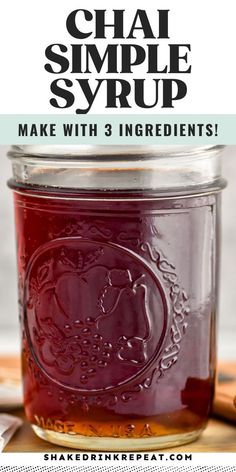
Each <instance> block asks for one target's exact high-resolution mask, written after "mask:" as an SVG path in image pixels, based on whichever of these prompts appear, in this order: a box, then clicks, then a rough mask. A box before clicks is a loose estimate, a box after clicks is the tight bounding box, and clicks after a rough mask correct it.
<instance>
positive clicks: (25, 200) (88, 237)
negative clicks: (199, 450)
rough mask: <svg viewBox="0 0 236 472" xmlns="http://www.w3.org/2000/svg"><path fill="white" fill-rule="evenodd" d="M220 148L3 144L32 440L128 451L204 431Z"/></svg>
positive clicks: (211, 364) (210, 390)
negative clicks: (11, 205) (8, 164)
mask: <svg viewBox="0 0 236 472" xmlns="http://www.w3.org/2000/svg"><path fill="white" fill-rule="evenodd" d="M221 151H222V149H221V147H220V146H215V147H196V148H193V147H189V146H181V147H180V146H179V147H178V146H177V147H173V146H165V147H161V146H156V147H154V146H147V147H144V146H127V147H125V146H114V147H111V146H106V147H102V146H97V147H95V146H64V147H63V146H37V147H36V146H23V147H16V146H15V147H13V148H12V150H11V152H10V157H11V159H12V166H13V179H11V180H10V182H9V185H10V187H11V188H12V189H13V191H14V201H15V218H16V235H17V257H18V270H19V306H20V322H21V329H22V365H23V382H24V401H25V411H26V415H27V418H28V420H29V421H30V422H31V424H32V427H33V429H34V431H35V433H36V434H37V435H38V436H40V437H41V438H43V439H46V440H48V441H50V442H52V443H56V444H60V445H64V446H68V447H74V448H77V449H90V450H103V451H107V450H118V451H119V450H140V451H141V450H145V449H146V450H147V449H159V448H162V447H167V446H168V447H169V446H174V445H179V444H182V443H187V442H190V441H193V440H195V439H196V438H198V436H199V435H200V434H201V432H202V431H203V429H204V428H205V426H206V423H207V419H208V417H209V415H210V412H211V404H212V397H213V394H214V378H215V366H216V332H215V324H216V311H217V298H218V282H217V280H218V278H217V272H218V262H219V222H220V221H219V218H220V215H219V211H220V193H221V189H222V188H223V187H224V180H222V178H221V170H220V167H221V166H220V164H221V162H220V161H221V156H220V154H221Z"/></svg>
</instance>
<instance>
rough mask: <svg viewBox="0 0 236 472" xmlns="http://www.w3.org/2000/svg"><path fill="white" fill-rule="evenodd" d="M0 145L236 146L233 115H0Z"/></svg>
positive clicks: (235, 122)
mask: <svg viewBox="0 0 236 472" xmlns="http://www.w3.org/2000/svg"><path fill="white" fill-rule="evenodd" d="M0 144H110V145H112V144H126V145H127V144H136V145H137V144H149V145H150V144H194V145H195V144H196V145H206V144H236V115H129V114H126V115H118V114H116V115H0Z"/></svg>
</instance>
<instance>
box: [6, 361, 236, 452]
mask: <svg viewBox="0 0 236 472" xmlns="http://www.w3.org/2000/svg"><path fill="white" fill-rule="evenodd" d="M1 366H2V368H4V367H6V366H7V370H8V375H9V374H10V371H11V372H12V373H14V377H15V378H17V379H18V378H19V360H18V359H16V360H15V362H14V360H13V359H7V360H6V359H3V358H2V359H1V358H0V371H1ZM11 369H12V370H11ZM220 370H223V371H224V372H226V373H227V374H230V375H233V376H236V363H230V364H223V365H220ZM222 385H223V384H222ZM222 385H220V391H222ZM235 394H236V391H235ZM11 413H12V414H14V415H16V416H19V417H21V418H23V420H24V424H23V426H22V427H21V428H20V429H19V430H18V431H17V433H16V434H15V435H14V437H13V438H12V439H11V441H10V443H9V444H8V445H7V447H6V448H5V451H4V452H56V451H60V452H64V451H68V449H66V448H62V447H59V446H56V445H53V444H50V443H48V442H46V441H43V440H41V439H40V438H38V437H37V436H36V435H35V434H34V432H33V430H32V428H31V426H30V425H29V423H28V422H27V421H26V419H25V416H24V412H23V410H22V409H20V410H16V411H12V412H11ZM70 451H71V452H72V450H71V449H70ZM168 451H169V452H236V423H234V422H231V423H230V422H227V421H222V420H220V419H215V418H214V419H211V420H210V421H209V424H208V426H207V428H206V430H205V431H204V433H203V434H202V436H201V437H200V438H199V439H198V440H197V441H195V442H193V443H191V444H187V445H184V446H180V447H174V448H171V449H165V452H168Z"/></svg>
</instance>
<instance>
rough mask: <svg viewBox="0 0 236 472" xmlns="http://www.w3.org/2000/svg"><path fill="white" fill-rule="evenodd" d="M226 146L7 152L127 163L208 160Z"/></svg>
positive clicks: (54, 147)
mask: <svg viewBox="0 0 236 472" xmlns="http://www.w3.org/2000/svg"><path fill="white" fill-rule="evenodd" d="M224 147H225V146H224V145H205V146H197V145H196V146H192V145H145V146H144V145H128V146H127V145H114V146H111V145H54V144H52V145H46V144H42V145H33V146H31V145H14V146H12V148H11V149H10V151H9V152H8V157H9V158H10V159H15V158H27V157H29V158H33V159H34V158H35V159H38V158H47V159H48V160H53V159H56V158H59V159H62V160H63V159H67V160H84V161H86V160H91V159H92V158H93V159H94V160H98V161H99V160H101V158H102V159H104V160H114V161H115V160H119V161H121V160H126V159H130V160H133V159H157V158H158V159H161V158H165V159H166V158H168V157H169V158H175V157H176V158H177V157H184V156H186V157H191V156H193V157H194V156H196V157H198V158H199V157H201V156H202V157H205V155H207V156H209V154H218V153H219V152H221V151H222V149H223V148H224Z"/></svg>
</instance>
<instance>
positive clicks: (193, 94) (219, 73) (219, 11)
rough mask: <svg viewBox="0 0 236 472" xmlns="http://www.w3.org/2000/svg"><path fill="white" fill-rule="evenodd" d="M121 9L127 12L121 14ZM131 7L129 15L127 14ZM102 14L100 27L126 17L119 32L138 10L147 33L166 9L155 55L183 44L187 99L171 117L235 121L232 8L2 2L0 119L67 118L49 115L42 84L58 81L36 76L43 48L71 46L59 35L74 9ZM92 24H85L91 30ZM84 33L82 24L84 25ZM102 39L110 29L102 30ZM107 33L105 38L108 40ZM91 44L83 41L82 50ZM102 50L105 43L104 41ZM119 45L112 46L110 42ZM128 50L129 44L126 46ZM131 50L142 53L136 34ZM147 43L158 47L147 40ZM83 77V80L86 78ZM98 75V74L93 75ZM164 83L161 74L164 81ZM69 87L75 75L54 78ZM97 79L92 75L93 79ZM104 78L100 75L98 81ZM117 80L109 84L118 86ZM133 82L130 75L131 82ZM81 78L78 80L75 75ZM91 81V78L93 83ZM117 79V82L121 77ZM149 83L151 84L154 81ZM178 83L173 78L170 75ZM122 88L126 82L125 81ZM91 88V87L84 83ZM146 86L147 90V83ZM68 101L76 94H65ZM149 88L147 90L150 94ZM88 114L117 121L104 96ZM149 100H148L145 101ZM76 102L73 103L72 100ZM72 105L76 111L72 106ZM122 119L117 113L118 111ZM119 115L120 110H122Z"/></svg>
mask: <svg viewBox="0 0 236 472" xmlns="http://www.w3.org/2000/svg"><path fill="white" fill-rule="evenodd" d="M127 4H129V8H126V7H127ZM130 5H132V7H131V6H130ZM78 8H81V9H83V8H84V9H90V10H93V9H94V8H99V9H109V10H110V12H109V15H110V16H108V21H109V20H110V21H112V12H111V10H112V8H117V9H123V8H125V9H126V14H125V25H126V27H127V28H126V29H127V34H128V30H129V28H128V26H129V25H131V23H132V19H133V17H134V13H135V11H136V9H137V8H141V9H143V8H146V9H147V12H148V13H149V14H150V20H151V21H152V25H153V29H155V26H156V24H158V22H157V16H156V13H155V12H156V10H157V9H170V14H169V16H170V24H169V33H170V40H169V41H168V40H161V41H160V42H161V46H160V48H161V47H166V43H168V42H170V43H191V46H192V53H191V63H192V73H191V74H190V75H189V74H185V75H184V76H183V78H184V79H186V81H187V84H188V95H187V97H186V98H185V99H183V100H182V101H179V102H178V103H177V105H176V107H175V109H174V110H173V109H172V110H170V111H171V113H201V114H204V113H216V114H222V113H226V114H228V113H232V114H234V113H235V110H236V94H235V72H236V66H235V43H236V41H235V36H236V33H235V31H236V30H235V10H236V6H235V0H224V2H223V1H215V0H198V1H189V0H159V1H156V0H147V1H146V2H145V4H144V2H143V0H136V1H135V2H127V0H119V2H118V1H117V2H111V1H110V0H100V1H99V4H98V3H97V2H96V1H95V0H84V1H82V0H80V1H79V2H78V0H67V1H66V2H60V1H58V0H49V1H46V0H43V1H40V2H34V1H32V0H7V1H2V2H1V6H0V44H1V65H2V67H1V75H0V113H2V114H7V113H9V114H17V113H29V114H36V113H45V114H46V113H74V111H75V106H74V107H73V108H72V109H67V111H66V109H62V110H58V109H54V108H53V107H52V106H51V105H50V104H49V98H50V97H51V92H50V83H51V81H52V80H53V79H55V78H59V75H54V74H49V73H48V72H46V71H45V70H44V64H45V62H48V61H47V60H46V59H45V57H44V50H45V48H46V47H47V46H48V45H49V44H51V43H57V42H59V43H63V44H66V45H70V44H71V43H76V42H78V40H76V39H74V38H72V37H71V36H70V35H69V33H68V32H67V30H66V18H67V16H68V14H69V13H70V12H71V11H73V10H74V9H78ZM91 23H92V22H91ZM89 26H90V23H89ZM108 31H111V33H112V29H111V28H109V29H108ZM111 33H110V34H111ZM93 41H94V40H93V39H92V37H91V38H88V42H90V43H91V42H93ZM107 42H108V40H105V41H104V40H100V41H98V40H96V44H97V45H98V46H99V47H100V46H101V47H102V48H103V50H104V48H105V46H106V44H107ZM109 42H111V41H110V38H109ZM114 42H116V43H117V42H119V40H114ZM131 42H132V43H134V42H135V40H131ZM136 42H137V44H138V43H140V44H141V45H144V39H143V38H142V33H141V32H140V37H139V39H137V40H136ZM148 42H149V43H155V42H158V40H148ZM138 70H139V71H140V72H139V76H140V77H144V78H146V79H147V80H149V81H150V80H151V78H150V77H148V76H147V74H146V73H145V70H146V69H145V67H144V69H143V70H142V69H140V68H138ZM90 75H91V74H90ZM96 75H98V74H96ZM167 75H169V74H167ZM62 76H63V77H67V78H70V79H73V80H74V79H75V77H74V76H76V77H77V75H76V74H70V73H66V74H64V75H62ZM98 76H99V75H98ZM103 77H106V74H102V73H101V74H100V78H103ZM120 77H121V75H120V74H119V75H118V77H117V78H120ZM133 77H134V74H133V76H132V78H133ZM81 78H85V76H84V75H83V74H82V76H81ZM94 78H95V75H94ZM122 78H123V79H125V75H124V74H122ZM156 78H159V76H158V77H156ZM178 78H181V75H178ZM129 80H130V76H129ZM92 83H93V84H94V83H95V82H94V79H93V80H92ZM150 84H151V82H150ZM73 90H74V92H75V94H76V96H77V93H78V92H77V90H78V87H76V86H75V88H74V89H73ZM151 90H152V87H151V85H150V87H149V93H150V94H151ZM100 92H101V93H99V94H98V96H97V98H96V101H95V103H94V106H93V107H92V110H91V113H104V112H107V113H108V112H109V113H117V112H119V110H111V109H109V110H105V109H104V103H105V88H103V89H101V90H100ZM150 97H151V95H150ZM77 99H78V96H77ZM77 105H78V103H77ZM121 112H122V110H121ZM123 112H124V110H123ZM127 112H128V113H138V112H142V113H143V112H145V111H144V110H142V109H140V108H137V107H136V108H135V107H134V108H133V109H132V110H131V109H127ZM163 112H164V113H167V112H168V110H167V109H165V110H164V111H163V109H160V108H159V107H157V108H156V107H155V108H153V109H149V110H146V113H148V114H150V113H163Z"/></svg>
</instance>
